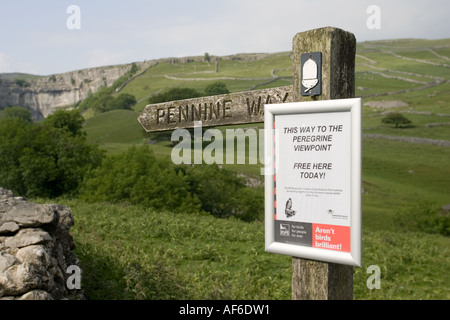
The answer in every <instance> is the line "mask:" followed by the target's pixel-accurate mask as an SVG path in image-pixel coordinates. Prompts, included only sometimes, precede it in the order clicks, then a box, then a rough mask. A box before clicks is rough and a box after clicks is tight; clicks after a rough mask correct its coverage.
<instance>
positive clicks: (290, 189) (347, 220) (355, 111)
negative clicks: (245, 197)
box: [264, 98, 361, 266]
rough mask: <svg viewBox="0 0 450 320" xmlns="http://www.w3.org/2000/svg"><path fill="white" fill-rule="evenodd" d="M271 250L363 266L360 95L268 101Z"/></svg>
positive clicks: (268, 233)
mask: <svg viewBox="0 0 450 320" xmlns="http://www.w3.org/2000/svg"><path fill="white" fill-rule="evenodd" d="M264 117H265V122H264V129H265V144H264V146H265V238H266V239H265V240H266V251H268V252H273V253H280V254H287V255H291V256H295V257H300V258H307V259H312V260H320V261H328V262H334V263H341V264H348V265H354V266H360V265H361V99H360V98H354V99H337V100H325V101H311V102H294V103H287V104H268V105H265V109H264Z"/></svg>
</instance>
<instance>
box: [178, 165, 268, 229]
mask: <svg viewBox="0 0 450 320" xmlns="http://www.w3.org/2000/svg"><path fill="white" fill-rule="evenodd" d="M184 170H185V174H186V176H187V179H188V181H189V183H190V191H191V192H192V193H193V194H195V195H196V196H197V197H198V199H199V200H200V202H201V209H202V210H204V211H207V212H209V213H211V214H212V215H214V216H216V217H220V218H227V217H231V216H234V217H236V218H239V219H241V220H244V221H254V220H262V217H263V214H264V193H263V192H262V191H261V190H258V189H253V188H248V187H246V186H245V181H244V179H243V178H241V177H237V176H236V174H235V173H234V172H232V171H229V170H226V169H221V168H219V167H218V166H217V165H208V166H193V167H186V168H185V169H184Z"/></svg>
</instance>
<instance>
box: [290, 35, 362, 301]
mask: <svg viewBox="0 0 450 320" xmlns="http://www.w3.org/2000/svg"><path fill="white" fill-rule="evenodd" d="M309 52H322V94H321V95H319V96H313V97H309V96H302V95H301V91H300V89H301V54H302V53H309ZM355 53H356V39H355V36H354V35H353V34H352V33H350V32H346V31H344V30H341V29H337V28H331V27H326V28H320V29H314V30H311V31H306V32H302V33H298V34H297V35H296V36H295V37H294V40H293V64H294V81H293V100H294V101H311V100H330V99H345V98H353V97H354V95H355ZM292 299H294V300H296V299H305V300H351V299H353V267H351V266H347V265H340V264H335V263H326V262H321V261H313V260H306V259H300V258H295V257H293V258H292Z"/></svg>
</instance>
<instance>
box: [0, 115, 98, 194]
mask: <svg viewBox="0 0 450 320" xmlns="http://www.w3.org/2000/svg"><path fill="white" fill-rule="evenodd" d="M69 114H70V115H67V111H61V113H58V114H57V115H55V116H54V117H52V118H50V119H49V120H48V121H47V119H46V120H44V121H43V122H42V123H41V124H34V123H29V122H27V121H24V120H23V119H21V118H17V117H15V118H7V119H2V120H1V121H0V137H1V140H0V141H1V142H0V154H1V155H2V157H1V158H0V184H1V185H2V187H5V188H8V189H11V190H13V191H14V192H15V193H17V194H20V195H22V196H28V197H32V196H34V197H57V196H60V195H63V194H74V193H76V192H77V190H78V187H79V185H80V183H81V181H82V180H83V177H84V174H85V173H86V172H87V171H89V170H90V169H91V168H94V167H96V166H98V165H99V164H100V162H101V159H102V157H103V154H102V152H101V151H100V150H99V149H98V148H97V147H96V146H92V145H88V144H87V142H86V135H84V134H81V132H80V129H81V127H79V126H77V125H76V124H74V123H73V124H74V125H75V127H73V126H71V120H70V119H72V120H73V119H75V122H76V119H77V115H76V114H75V113H69ZM59 120H64V121H59Z"/></svg>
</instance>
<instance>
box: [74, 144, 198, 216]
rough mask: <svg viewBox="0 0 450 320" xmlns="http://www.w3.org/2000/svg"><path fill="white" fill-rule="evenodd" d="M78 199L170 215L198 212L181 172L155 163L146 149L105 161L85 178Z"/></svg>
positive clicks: (135, 148)
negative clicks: (144, 208) (116, 204)
mask: <svg viewBox="0 0 450 320" xmlns="http://www.w3.org/2000/svg"><path fill="white" fill-rule="evenodd" d="M82 198H83V199H85V200H86V201H88V202H98V201H107V202H111V203H120V202H130V203H132V204H140V205H143V206H145V207H147V208H153V209H158V210H171V211H174V212H182V211H184V212H195V211H199V209H200V205H199V201H198V199H197V198H196V197H195V196H193V195H192V194H191V193H189V185H188V183H187V180H186V177H185V176H184V175H183V173H182V172H177V171H176V170H175V169H174V168H173V166H171V165H168V164H167V163H166V162H163V161H161V160H158V159H157V158H156V157H155V155H154V154H153V152H152V151H151V150H149V148H148V147H147V146H142V147H139V148H138V147H134V146H133V147H130V148H129V149H128V150H127V151H125V152H123V153H121V154H118V155H113V156H109V157H108V158H106V159H105V160H104V161H103V164H102V166H101V167H100V168H97V169H96V170H94V171H93V172H92V174H91V175H90V176H89V177H88V178H87V179H86V181H85V183H84V188H83V192H82Z"/></svg>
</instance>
